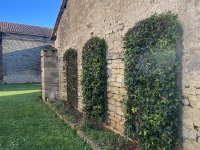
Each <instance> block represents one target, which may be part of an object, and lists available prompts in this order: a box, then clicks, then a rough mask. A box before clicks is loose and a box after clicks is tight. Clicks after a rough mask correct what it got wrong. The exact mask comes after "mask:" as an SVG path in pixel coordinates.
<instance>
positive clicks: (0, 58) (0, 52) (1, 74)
mask: <svg viewBox="0 0 200 150" xmlns="http://www.w3.org/2000/svg"><path fill="white" fill-rule="evenodd" d="M2 65H3V64H2V34H1V33H0V84H2V83H3V66H2Z"/></svg>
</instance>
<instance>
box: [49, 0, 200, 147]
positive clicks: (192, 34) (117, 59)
mask: <svg viewBox="0 0 200 150" xmlns="http://www.w3.org/2000/svg"><path fill="white" fill-rule="evenodd" d="M167 11H172V12H173V13H174V14H177V15H178V20H179V21H180V23H181V27H182V30H183V35H182V37H181V39H180V41H179V45H178V47H179V51H180V56H181V57H182V59H181V66H182V69H181V71H180V77H179V81H180V83H179V85H180V87H181V89H182V92H181V93H180V95H182V96H184V97H185V98H184V99H180V100H181V101H182V108H181V117H180V118H181V120H182V122H181V127H180V129H181V131H180V134H181V140H182V142H183V149H184V150H199V149H200V117H199V116H200V76H199V74H200V62H199V57H200V23H199V22H200V1H199V0H146V1H144V0H136V1H135V0H114V1H109V0H102V1H99V0H80V1H79V2H76V1H73V0H63V3H62V5H61V8H60V12H59V15H58V18H57V20H56V24H55V26H54V29H53V32H52V37H51V39H52V40H55V47H56V48H57V50H58V60H59V61H58V65H59V92H60V98H62V99H66V86H67V85H66V79H65V78H66V77H65V76H64V73H63V70H62V68H63V60H62V59H63V54H64V53H65V51H66V50H67V49H68V48H70V47H72V48H74V49H76V50H77V54H78V55H77V64H78V109H79V110H80V111H81V110H82V108H83V103H82V100H83V97H82V87H81V74H82V47H83V46H84V44H85V43H86V42H87V41H88V39H90V38H91V37H92V36H98V37H101V38H104V39H105V40H106V42H107V43H108V51H107V72H108V75H109V77H108V87H107V89H108V90H107V94H108V95H107V97H108V103H107V115H108V116H107V117H108V120H107V121H108V124H109V125H110V126H111V127H112V128H113V129H115V130H117V131H119V132H123V123H124V120H125V119H124V113H123V105H122V104H121V103H120V101H121V100H123V97H124V96H126V90H125V86H124V59H123V52H124V50H123V37H124V35H125V33H126V32H127V31H128V29H129V28H132V27H133V26H134V25H135V24H136V23H137V22H139V21H140V20H143V19H146V18H148V17H150V16H151V15H152V14H154V13H158V14H160V13H163V12H167Z"/></svg>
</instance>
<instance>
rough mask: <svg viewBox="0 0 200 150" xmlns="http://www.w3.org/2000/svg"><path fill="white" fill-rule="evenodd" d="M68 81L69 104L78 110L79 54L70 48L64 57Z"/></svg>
mask: <svg viewBox="0 0 200 150" xmlns="http://www.w3.org/2000/svg"><path fill="white" fill-rule="evenodd" d="M63 62H64V64H65V65H64V70H65V72H66V81H67V91H66V92H67V103H68V104H69V105H70V106H72V107H74V108H77V78H78V77H77V52H76V50H75V49H72V48H69V49H67V51H66V52H65V53H64V55H63Z"/></svg>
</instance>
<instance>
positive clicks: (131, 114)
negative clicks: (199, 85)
mask: <svg viewBox="0 0 200 150" xmlns="http://www.w3.org/2000/svg"><path fill="white" fill-rule="evenodd" d="M180 33H181V30H180V23H179V22H178V21H177V15H174V14H172V13H171V12H167V13H166V14H165V13H163V14H159V15H158V14H154V15H152V16H151V17H150V18H147V19H145V20H142V21H140V22H138V23H137V24H136V25H135V26H134V27H133V28H131V29H129V30H128V32H127V33H126V34H125V38H124V48H125V50H126V52H125V85H126V88H127V100H126V101H125V105H126V119H127V121H126V123H125V134H126V135H128V136H129V137H132V138H137V139H138V140H139V144H140V146H141V147H143V148H145V149H149V150H155V149H165V150H172V149H175V146H176V144H177V142H178V114H179V110H180V101H179V98H178V88H177V83H176V75H177V71H176V67H177V65H178V59H177V55H176V51H175V46H176V41H177V39H178V38H179V35H180Z"/></svg>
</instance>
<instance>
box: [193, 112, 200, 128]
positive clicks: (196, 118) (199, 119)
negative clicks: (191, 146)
mask: <svg viewBox="0 0 200 150" xmlns="http://www.w3.org/2000/svg"><path fill="white" fill-rule="evenodd" d="M192 120H193V123H194V125H195V126H197V127H200V113H197V114H196V115H195V116H194V117H193V118H192Z"/></svg>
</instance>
